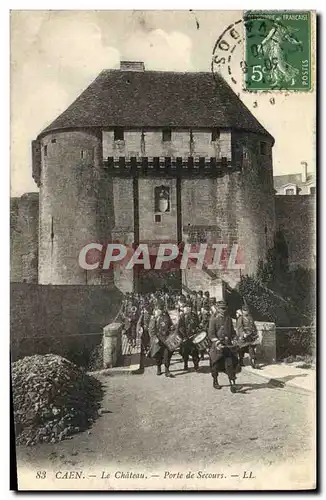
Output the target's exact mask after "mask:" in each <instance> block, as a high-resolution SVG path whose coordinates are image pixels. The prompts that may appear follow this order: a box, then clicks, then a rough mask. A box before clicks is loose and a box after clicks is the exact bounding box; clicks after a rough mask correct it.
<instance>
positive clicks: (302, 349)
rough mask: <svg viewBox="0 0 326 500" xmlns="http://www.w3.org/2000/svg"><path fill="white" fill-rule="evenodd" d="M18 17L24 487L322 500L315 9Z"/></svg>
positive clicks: (14, 128) (14, 250)
mask: <svg viewBox="0 0 326 500" xmlns="http://www.w3.org/2000/svg"><path fill="white" fill-rule="evenodd" d="M10 18H11V138H12V144H11V200H10V201H11V213H10V224H11V233H10V235H11V299H10V307H11V365H12V372H11V385H12V400H13V410H12V418H13V422H14V429H15V443H16V446H15V452H16V459H17V460H16V461H17V478H18V489H19V490H107V491H108V490H131V491H132V490H144V491H146V490H151V491H155V490H157V491H160V490H189V491H191V490H203V491H205V490H213V491H223V490H234V491H241V490H263V491H266V490H267V491H268V490H313V489H315V488H316V484H317V478H316V380H315V379H316V362H315V358H316V306H315V295H316V294H315V289H316V285H315V282H316V222H315V219H316V217H315V213H316V196H317V193H316V183H317V181H316V85H317V82H316V13H315V12H313V11H308V10H306V11H299V10H284V11H272V10H261V11H253V10H251V11H249V10H244V11H235V10H234V11H227V10H215V11H194V10H184V11H154V10H153V11H108V10H103V11H69V10H68V11H59V10H58V11H56V10H51V11H50V10H49V11H46V10H44V11H27V10H26V11H24V10H16V11H12V12H11V14H10Z"/></svg>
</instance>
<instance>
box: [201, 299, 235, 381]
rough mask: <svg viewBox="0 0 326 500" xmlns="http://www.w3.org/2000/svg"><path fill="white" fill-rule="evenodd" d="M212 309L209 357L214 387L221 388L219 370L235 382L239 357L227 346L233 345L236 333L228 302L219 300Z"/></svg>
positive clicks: (209, 330)
mask: <svg viewBox="0 0 326 500" xmlns="http://www.w3.org/2000/svg"><path fill="white" fill-rule="evenodd" d="M212 310H213V314H212V316H211V318H210V321H209V327H208V336H209V338H210V340H211V341H212V345H211V347H210V350H209V359H210V367H211V374H212V377H213V387H214V389H221V386H220V385H219V383H218V373H219V371H223V372H224V371H225V372H226V373H227V375H228V377H229V380H230V384H231V382H233V384H234V383H235V378H236V367H237V365H238V357H237V356H235V355H233V353H232V351H231V350H230V349H227V346H231V345H232V342H233V340H234V338H235V337H236V333H235V330H234V328H233V323H232V319H231V317H230V316H229V314H228V313H227V307H226V303H225V302H224V301H223V300H222V301H220V302H218V303H217V305H216V307H214V306H213V308H212ZM222 364H223V365H222ZM231 387H232V386H231ZM231 390H232V389H231Z"/></svg>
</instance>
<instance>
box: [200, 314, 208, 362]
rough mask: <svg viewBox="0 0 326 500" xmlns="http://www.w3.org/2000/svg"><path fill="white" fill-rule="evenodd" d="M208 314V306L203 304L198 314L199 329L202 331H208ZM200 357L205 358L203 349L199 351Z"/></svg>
mask: <svg viewBox="0 0 326 500" xmlns="http://www.w3.org/2000/svg"><path fill="white" fill-rule="evenodd" d="M210 315H211V312H210V306H209V305H208V306H207V305H206V306H205V307H204V306H203V307H202V308H201V312H200V316H199V329H200V330H201V331H203V332H208V326H209V319H210ZM200 359H205V351H200Z"/></svg>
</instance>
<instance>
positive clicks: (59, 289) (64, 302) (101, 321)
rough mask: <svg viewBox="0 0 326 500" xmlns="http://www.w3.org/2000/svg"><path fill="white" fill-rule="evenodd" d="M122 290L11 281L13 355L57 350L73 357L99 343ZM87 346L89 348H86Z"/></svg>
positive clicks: (115, 311) (114, 315) (19, 355)
mask: <svg viewBox="0 0 326 500" xmlns="http://www.w3.org/2000/svg"><path fill="white" fill-rule="evenodd" d="M121 299H122V296H121V294H120V292H119V291H118V290H117V289H116V288H115V287H112V286H99V285H96V286H92V285H81V286H78V285H67V286H61V285H59V286H52V285H36V284H25V283H24V284H20V283H13V284H12V285H11V289H10V331H11V333H10V340H11V357H12V360H13V361H14V360H15V359H17V358H21V357H23V356H30V355H33V354H46V353H56V354H61V355H63V356H67V357H68V358H69V359H72V360H76V359H77V358H78V357H79V358H80V357H82V355H85V354H86V357H87V352H89V353H90V352H91V350H92V349H93V348H94V347H95V346H96V345H98V344H99V342H100V341H101V338H102V329H103V327H104V326H105V325H107V324H108V323H110V322H111V321H113V320H114V318H115V317H116V315H117V313H118V311H119V308H120V306H121ZM85 351H87V352H85Z"/></svg>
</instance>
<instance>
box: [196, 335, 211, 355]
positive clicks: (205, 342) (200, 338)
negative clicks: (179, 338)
mask: <svg viewBox="0 0 326 500" xmlns="http://www.w3.org/2000/svg"><path fill="white" fill-rule="evenodd" d="M191 340H192V343H193V344H195V346H196V347H197V348H198V350H199V351H204V350H205V349H209V348H210V346H211V344H212V342H211V341H210V339H209V338H208V335H207V333H206V332H200V333H198V334H197V335H196V336H195V337H193V338H192V339H191Z"/></svg>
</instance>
